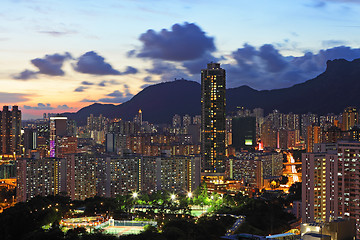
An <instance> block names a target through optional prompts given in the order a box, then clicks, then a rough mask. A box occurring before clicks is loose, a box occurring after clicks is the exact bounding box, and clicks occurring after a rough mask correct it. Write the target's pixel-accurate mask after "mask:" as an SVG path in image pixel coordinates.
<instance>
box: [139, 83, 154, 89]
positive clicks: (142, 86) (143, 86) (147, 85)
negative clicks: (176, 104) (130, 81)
mask: <svg viewBox="0 0 360 240" xmlns="http://www.w3.org/2000/svg"><path fill="white" fill-rule="evenodd" d="M151 85H152V84H143V85H141V86H140V88H142V89H144V88H147V87H149V86H151Z"/></svg>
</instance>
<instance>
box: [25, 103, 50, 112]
mask: <svg viewBox="0 0 360 240" xmlns="http://www.w3.org/2000/svg"><path fill="white" fill-rule="evenodd" d="M24 108H25V109H33V110H53V109H55V108H54V107H52V106H51V104H50V103H46V104H44V103H38V104H37V106H33V107H32V106H28V105H24Z"/></svg>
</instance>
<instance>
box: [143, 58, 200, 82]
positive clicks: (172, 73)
mask: <svg viewBox="0 0 360 240" xmlns="http://www.w3.org/2000/svg"><path fill="white" fill-rule="evenodd" d="M146 71H147V72H148V73H151V74H156V75H160V79H159V80H154V79H153V78H152V77H150V76H148V77H145V78H144V81H145V82H147V83H158V82H168V81H173V80H174V79H175V78H185V79H191V77H190V76H189V74H187V73H186V70H184V69H183V68H179V67H177V65H175V64H173V63H169V62H166V61H161V60H154V61H153V66H152V68H151V69H146ZM199 72H200V70H199V71H198V73H199Z"/></svg>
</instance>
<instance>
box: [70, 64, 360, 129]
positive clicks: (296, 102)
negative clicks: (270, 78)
mask: <svg viewBox="0 0 360 240" xmlns="http://www.w3.org/2000/svg"><path fill="white" fill-rule="evenodd" d="M359 92H360V59H355V60H353V61H347V60H344V59H336V60H332V61H328V62H327V67H326V70H325V71H324V72H323V73H321V74H320V75H318V76H317V77H315V78H313V79H310V80H307V81H305V82H303V83H299V84H295V85H293V86H291V87H288V88H281V89H273V90H256V89H253V88H251V87H249V86H246V85H242V86H239V87H236V88H229V89H227V90H226V107H227V109H226V110H227V112H233V111H236V109H237V107H238V106H242V107H245V108H248V109H253V108H256V107H260V108H263V109H264V111H265V113H269V112H271V111H272V110H274V109H278V110H279V111H280V112H283V113H288V112H293V113H298V114H302V113H307V112H312V113H318V114H326V113H339V112H342V111H343V109H344V108H345V107H347V106H350V105H351V106H360V98H358V97H357V96H358V93H359ZM200 98H201V86H200V84H199V83H197V82H194V81H189V80H176V81H172V82H162V83H159V84H155V85H151V86H148V87H146V88H144V89H143V90H142V91H140V92H139V93H138V94H136V95H135V96H134V97H132V98H131V99H130V100H129V101H127V102H124V103H122V104H119V105H114V104H100V103H94V104H92V105H89V106H86V107H84V108H82V109H80V110H79V111H78V112H77V113H66V114H65V115H66V116H68V117H69V118H70V119H75V120H77V121H79V122H80V123H84V122H85V121H86V117H87V116H89V115H90V113H92V114H94V115H95V116H98V115H99V114H102V115H103V116H105V117H108V118H115V117H117V118H122V119H125V120H131V119H132V118H133V117H134V116H135V115H136V114H137V112H138V110H139V109H141V110H142V112H143V119H144V120H145V121H149V122H152V123H169V122H171V119H172V117H173V115H174V114H179V115H181V116H182V115H185V114H189V115H191V116H194V115H199V114H200V107H201V105H200Z"/></svg>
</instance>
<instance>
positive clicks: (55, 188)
mask: <svg viewBox="0 0 360 240" xmlns="http://www.w3.org/2000/svg"><path fill="white" fill-rule="evenodd" d="M16 173H17V174H16V175H17V189H16V199H17V201H19V202H24V201H26V200H29V199H30V198H33V197H35V196H37V195H41V196H48V195H58V194H65V192H66V160H65V159H60V158H42V159H26V158H22V159H18V160H17V161H16Z"/></svg>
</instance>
